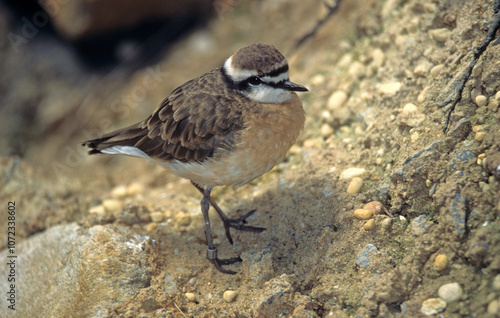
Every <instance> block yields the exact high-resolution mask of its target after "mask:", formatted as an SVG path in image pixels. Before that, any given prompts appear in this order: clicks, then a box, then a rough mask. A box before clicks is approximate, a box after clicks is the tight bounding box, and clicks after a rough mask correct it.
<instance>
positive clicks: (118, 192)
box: [111, 185, 127, 199]
mask: <svg viewBox="0 0 500 318" xmlns="http://www.w3.org/2000/svg"><path fill="white" fill-rule="evenodd" d="M126 195H127V187H125V186H124V185H121V186H117V187H114V188H113V190H111V196H112V197H113V198H117V199H120V198H123V197H125V196H126Z"/></svg>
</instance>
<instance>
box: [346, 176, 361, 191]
mask: <svg viewBox="0 0 500 318" xmlns="http://www.w3.org/2000/svg"><path fill="white" fill-rule="evenodd" d="M362 188H363V179H361V178H360V177H354V178H352V180H351V182H349V185H348V186H347V190H346V192H347V193H348V194H357V193H360V192H361V189H362Z"/></svg>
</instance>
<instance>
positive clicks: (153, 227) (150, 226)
mask: <svg viewBox="0 0 500 318" xmlns="http://www.w3.org/2000/svg"><path fill="white" fill-rule="evenodd" d="M156 227H157V226H156V223H154V222H151V223H149V224H148V225H146V231H148V232H153V231H154V230H156Z"/></svg>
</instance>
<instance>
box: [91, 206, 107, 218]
mask: <svg viewBox="0 0 500 318" xmlns="http://www.w3.org/2000/svg"><path fill="white" fill-rule="evenodd" d="M89 213H95V214H97V215H101V216H102V215H104V214H106V209H105V208H104V206H102V204H99V205H96V206H93V207H91V208H90V209H89Z"/></svg>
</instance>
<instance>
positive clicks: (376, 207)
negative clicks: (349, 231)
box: [363, 201, 384, 215]
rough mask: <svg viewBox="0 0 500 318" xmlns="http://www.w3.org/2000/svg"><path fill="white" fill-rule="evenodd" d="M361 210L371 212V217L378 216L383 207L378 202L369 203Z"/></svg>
mask: <svg viewBox="0 0 500 318" xmlns="http://www.w3.org/2000/svg"><path fill="white" fill-rule="evenodd" d="M363 209H365V210H370V211H372V213H373V215H379V214H380V213H381V212H382V210H383V209H384V205H383V204H382V202H379V201H371V202H368V203H367V204H365V206H364V207H363Z"/></svg>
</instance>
